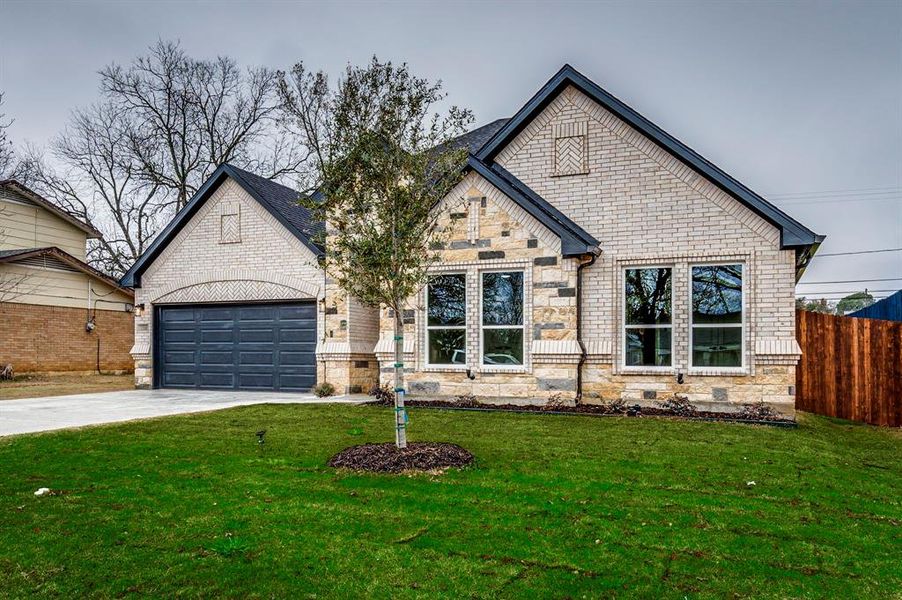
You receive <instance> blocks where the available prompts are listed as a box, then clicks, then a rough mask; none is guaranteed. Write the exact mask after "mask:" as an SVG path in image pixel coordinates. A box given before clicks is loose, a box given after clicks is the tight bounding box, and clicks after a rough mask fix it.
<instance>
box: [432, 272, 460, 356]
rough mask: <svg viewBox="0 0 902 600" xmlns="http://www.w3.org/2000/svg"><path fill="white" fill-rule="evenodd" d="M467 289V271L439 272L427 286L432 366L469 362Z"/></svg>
mask: <svg viewBox="0 0 902 600" xmlns="http://www.w3.org/2000/svg"><path fill="white" fill-rule="evenodd" d="M466 288H467V286H466V277H465V276H464V275H463V274H454V275H439V276H438V277H434V278H432V280H430V282H429V285H428V286H427V288H426V313H427V315H428V317H427V319H426V337H427V347H428V349H429V350H428V356H427V361H426V362H427V363H428V364H430V365H465V364H466V363H467V354H466V347H467V344H466V341H467V289H466Z"/></svg>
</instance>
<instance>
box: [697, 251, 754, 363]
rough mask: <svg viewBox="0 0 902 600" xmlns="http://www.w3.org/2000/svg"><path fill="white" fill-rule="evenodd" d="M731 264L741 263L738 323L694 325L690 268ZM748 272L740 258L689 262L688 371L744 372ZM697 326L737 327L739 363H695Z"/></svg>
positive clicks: (706, 327) (715, 327)
mask: <svg viewBox="0 0 902 600" xmlns="http://www.w3.org/2000/svg"><path fill="white" fill-rule="evenodd" d="M731 265H741V266H742V289H741V290H740V294H741V296H740V299H741V301H740V306H741V307H742V314H741V318H740V319H739V323H726V324H720V325H708V324H700V325H696V324H695V323H694V322H693V313H694V312H695V311H694V310H693V309H692V294H693V290H692V269H694V268H695V267H728V266H731ZM747 273H748V263H747V262H746V261H742V260H731V261H714V262H707V261H706V262H696V263H689V345H688V348H687V352H688V354H689V360H688V365H689V371H690V372H693V373H699V372H706V373H707V372H712V371H716V372H717V373H718V374H720V373H744V372H745V371H746V369H747V367H748V365H747V362H748V361H747V359H746V340H745V336H746V332H747V329H746V320H747V318H748V317H747V307H746V296H747V294H746V293H745V290H746V274H747ZM696 327H699V328H702V329H717V328H722V327H732V328H737V327H738V328H739V341H740V347H739V364H738V365H736V366H732V367H708V366H704V365H696V364H694V362H695V351H694V350H693V338H694V336H695V328H696Z"/></svg>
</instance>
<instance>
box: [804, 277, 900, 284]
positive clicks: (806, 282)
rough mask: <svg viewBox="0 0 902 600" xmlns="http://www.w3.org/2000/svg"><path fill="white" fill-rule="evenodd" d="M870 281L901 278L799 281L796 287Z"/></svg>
mask: <svg viewBox="0 0 902 600" xmlns="http://www.w3.org/2000/svg"><path fill="white" fill-rule="evenodd" d="M870 281H902V277H885V278H883V279H846V280H843V281H800V282H798V283H797V284H796V285H822V284H824V283H868V282H870Z"/></svg>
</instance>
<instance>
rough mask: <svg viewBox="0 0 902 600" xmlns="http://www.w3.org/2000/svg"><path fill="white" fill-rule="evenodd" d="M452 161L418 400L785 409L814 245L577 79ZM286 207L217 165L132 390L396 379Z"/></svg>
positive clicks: (162, 251)
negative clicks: (461, 170)
mask: <svg viewBox="0 0 902 600" xmlns="http://www.w3.org/2000/svg"><path fill="white" fill-rule="evenodd" d="M457 143H459V144H465V145H467V146H468V147H469V149H470V152H471V154H470V157H469V159H468V163H467V167H466V171H467V172H466V175H465V177H464V179H463V180H462V181H461V183H460V184H459V185H458V186H457V187H456V188H455V189H454V190H453V191H452V192H451V193H450V194H449V195H448V196H447V197H446V199H445V200H444V202H443V203H442V204H441V205H440V206H439V207H437V210H441V211H442V213H443V214H442V216H441V219H442V222H443V223H444V224H445V225H447V226H448V228H449V231H450V232H451V234H450V237H449V239H448V241H447V243H446V244H445V245H444V246H443V248H442V249H441V250H440V254H441V261H440V263H439V264H437V265H436V266H435V268H434V272H435V278H434V279H433V280H432V282H431V283H430V284H429V285H428V286H427V288H426V289H424V290H423V292H422V293H421V294H420V295H419V296H418V297H417V298H412V299H410V302H409V309H408V310H406V311H405V314H404V322H405V327H406V329H407V332H406V335H405V348H404V350H405V359H404V362H405V365H406V383H407V387H408V392H409V394H410V395H411V396H421V397H428V396H456V395H465V394H474V395H476V396H481V397H491V398H503V399H532V400H538V401H543V402H544V401H546V400H547V399H548V398H550V397H551V396H555V395H557V396H559V397H563V398H573V397H576V396H580V397H581V399H582V401H584V402H601V401H610V400H614V399H624V400H626V401H628V402H637V403H649V402H654V401H656V400H660V399H662V398H665V397H667V396H670V395H672V394H675V393H681V394H685V395H687V396H688V397H689V399H690V400H691V401H693V402H695V403H697V404H700V405H705V406H716V407H720V408H723V409H725V410H729V409H731V408H735V407H736V406H737V405H739V404H742V403H750V402H757V401H764V402H768V403H770V404H772V405H773V406H775V407H777V408H779V409H780V410H782V411H784V412H787V413H791V412H792V411H793V409H794V385H795V366H796V363H797V361H798V359H799V347H798V344H797V343H796V341H795V301H794V287H795V282H796V281H797V279H798V277H799V276H800V275H801V273H802V271H803V270H804V269H805V267H806V265H807V263H808V261H809V260H810V259H811V256H812V255H813V253H814V252H815V251H816V249H817V247H818V246H819V244H820V243H821V241H822V240H823V236H819V235H816V234H814V233H813V232H811V231H810V230H808V229H807V228H805V227H804V226H803V225H801V224H800V223H798V222H796V221H795V220H793V219H792V218H790V217H789V216H787V215H786V214H784V213H783V212H781V211H780V210H778V209H777V208H776V207H774V206H773V205H771V204H769V203H768V202H767V201H766V200H764V199H763V198H761V197H760V196H758V195H757V194H755V193H754V192H752V191H750V190H749V189H748V188H746V187H745V186H743V185H742V184H740V183H739V182H737V181H736V180H734V179H732V178H731V177H730V176H728V175H727V174H726V173H724V172H723V171H721V170H719V169H718V168H717V167H715V166H714V165H713V164H711V163H710V162H708V161H707V160H705V159H704V158H702V157H701V156H699V155H698V154H696V153H695V152H694V151H692V150H691V149H689V148H688V147H686V146H685V145H683V144H682V143H680V142H679V141H677V140H676V139H674V138H673V137H671V136H670V135H668V134H667V133H665V132H664V131H662V130H661V129H660V128H658V127H657V126H655V125H654V124H652V123H651V122H649V121H648V120H646V119H645V118H644V117H642V116H640V115H639V114H637V113H636V112H635V111H633V110H632V109H630V108H629V107H627V106H626V105H624V104H623V103H622V102H620V101H619V100H617V99H616V98H614V97H613V96H611V95H610V94H609V93H607V92H606V91H604V90H603V89H601V88H600V87H598V86H597V85H595V84H594V83H592V82H591V81H589V80H587V79H586V78H585V77H584V76H582V75H581V74H580V73H578V72H577V71H575V70H574V69H573V68H571V67H569V66H565V67H564V68H563V69H562V70H561V71H560V72H558V73H557V74H556V75H555V76H554V77H553V78H552V79H551V80H550V81H549V82H548V83H547V84H546V85H545V86H544V87H543V88H542V89H541V90H540V91H539V92H538V93H537V94H536V95H535V96H534V97H533V98H532V99H531V100H529V102H528V103H527V104H526V105H525V106H523V107H522V108H521V109H520V110H519V111H518V112H517V113H516V114H515V115H514V117H512V118H511V119H509V120H507V119H502V120H499V121H495V122H493V123H491V124H489V125H487V126H485V127H482V128H480V129H477V130H475V131H474V132H471V133H470V134H468V135H467V136H464V137H463V138H461V139H460V140H458V142H457ZM296 196H297V195H296V193H294V192H292V191H291V190H290V189H288V188H285V187H283V186H280V185H278V184H274V183H272V182H269V181H267V180H265V179H261V178H259V177H257V176H255V175H253V174H250V173H246V172H244V171H241V170H239V169H235V168H234V167H231V166H228V165H224V166H222V167H220V169H218V170H217V172H216V173H215V174H214V175H213V177H212V178H211V179H210V180H209V181H208V182H207V184H206V185H205V186H204V188H203V189H202V190H201V191H200V192H199V193H198V194H197V195H196V196H195V197H194V198H193V199H192V200H191V202H189V204H188V206H186V207H185V209H183V210H182V211H181V212H180V213H179V215H177V217H176V219H175V220H174V221H173V223H172V224H170V226H169V227H168V228H167V229H166V230H165V231H164V232H163V234H161V235H160V237H159V238H158V240H157V241H156V242H155V243H154V245H153V246H152V247H151V248H150V249H149V250H148V252H147V253H146V254H145V255H144V256H142V257H141V259H140V260H139V261H138V262H137V263H136V264H135V266H134V267H133V268H132V270H131V271H129V273H128V274H127V275H126V276H125V278H124V279H123V283H124V284H125V285H129V286H131V285H133V286H134V287H135V289H136V294H137V302H138V303H139V307H142V308H143V310H144V312H143V316H141V317H140V318H138V319H137V320H136V327H137V329H136V343H135V348H134V355H135V359H136V376H137V383H138V385H143V386H150V385H156V386H174V387H181V386H184V387H225V388H249V389H307V388H309V387H310V386H311V385H312V384H313V383H314V382H315V381H316V380H320V381H324V380H325V381H329V382H331V383H333V384H335V385H336V386H337V387H338V388H339V389H340V390H342V391H352V392H353V391H366V390H367V388H368V387H369V386H370V385H372V383H374V382H375V381H376V380H377V378H380V373H381V379H382V380H383V381H384V382H387V381H388V380H389V379H390V377H391V370H392V365H393V357H392V352H391V350H392V333H391V328H392V318H391V315H390V314H389V311H388V310H387V309H385V310H378V311H377V310H375V309H372V308H368V307H366V306H363V305H362V304H361V303H359V302H357V301H356V300H354V299H353V298H347V297H346V296H345V295H344V294H343V293H341V292H340V291H339V290H337V289H336V287H335V285H334V284H333V283H332V282H331V281H330V280H329V279H328V278H326V277H325V276H324V274H323V272H322V270H321V269H320V268H319V267H318V263H317V259H318V257H319V256H320V255H321V250H320V249H319V248H318V247H317V246H316V245H314V244H313V243H312V242H311V239H313V238H312V236H313V235H314V234H315V233H318V232H319V231H321V225H318V224H313V223H311V222H310V219H309V215H308V214H307V212H306V211H305V210H304V209H303V208H301V207H299V206H298V205H297V203H296V202H294V201H293V198H295V197H296ZM314 349H315V352H314Z"/></svg>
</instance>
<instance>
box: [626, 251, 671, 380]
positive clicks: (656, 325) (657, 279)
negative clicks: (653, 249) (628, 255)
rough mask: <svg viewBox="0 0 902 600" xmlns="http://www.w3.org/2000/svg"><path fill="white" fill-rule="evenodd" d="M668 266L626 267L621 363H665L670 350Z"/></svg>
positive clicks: (633, 365) (666, 364)
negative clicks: (622, 359) (622, 357)
mask: <svg viewBox="0 0 902 600" xmlns="http://www.w3.org/2000/svg"><path fill="white" fill-rule="evenodd" d="M672 296H673V292H672V270H671V269H670V268H667V267H661V268H658V267H653V268H645V269H627V270H626V273H625V290H624V297H625V302H626V310H625V313H626V314H625V317H626V323H625V335H624V365H626V366H627V367H669V366H671V364H672V360H673V357H672V353H673V325H672V323H673V318H672V314H673V313H672V310H671V306H672V304H673V298H672Z"/></svg>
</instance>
